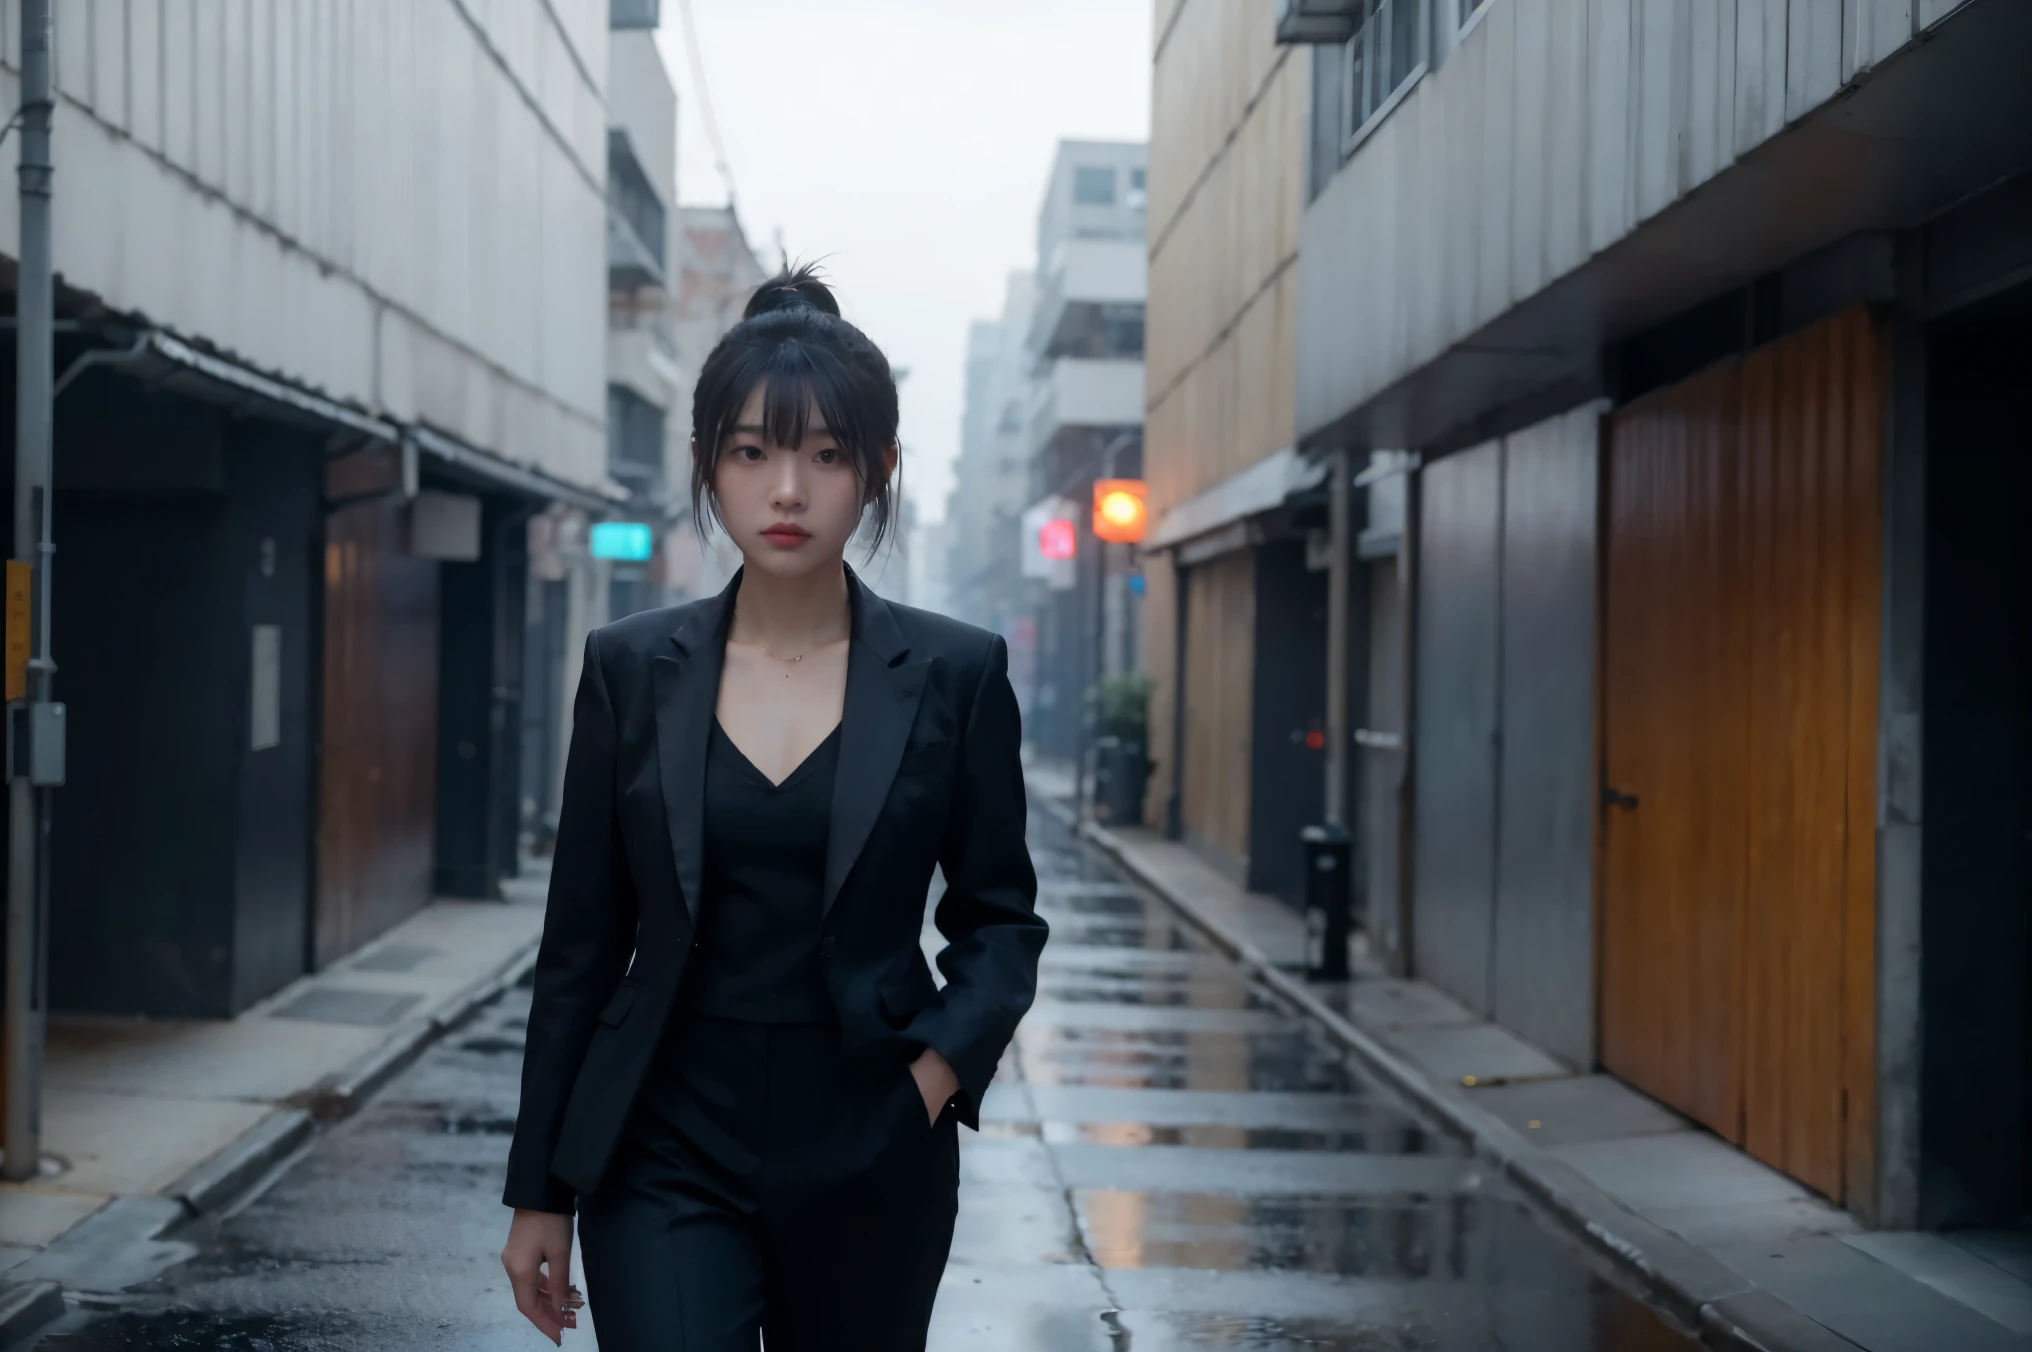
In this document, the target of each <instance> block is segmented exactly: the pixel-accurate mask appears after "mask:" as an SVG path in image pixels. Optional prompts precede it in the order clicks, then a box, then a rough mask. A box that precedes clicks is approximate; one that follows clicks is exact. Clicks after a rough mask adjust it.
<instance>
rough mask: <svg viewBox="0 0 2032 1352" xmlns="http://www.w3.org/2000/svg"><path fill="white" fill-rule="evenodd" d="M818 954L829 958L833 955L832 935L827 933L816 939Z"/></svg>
mask: <svg viewBox="0 0 2032 1352" xmlns="http://www.w3.org/2000/svg"><path fill="white" fill-rule="evenodd" d="M818 955H819V956H820V957H822V958H829V957H831V956H832V955H833V936H832V935H830V934H828V935H826V936H825V937H824V938H823V939H820V940H819V941H818Z"/></svg>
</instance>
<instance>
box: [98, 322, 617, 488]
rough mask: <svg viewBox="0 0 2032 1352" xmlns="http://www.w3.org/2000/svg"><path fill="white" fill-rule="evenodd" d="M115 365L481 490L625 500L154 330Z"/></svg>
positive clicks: (163, 386) (197, 396) (195, 395)
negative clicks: (428, 461) (362, 444)
mask: <svg viewBox="0 0 2032 1352" xmlns="http://www.w3.org/2000/svg"><path fill="white" fill-rule="evenodd" d="M116 361H117V364H118V365H119V366H120V367H121V368H123V369H126V370H129V371H133V372H135V373H136V374H138V375H140V376H141V378H142V379H143V380H145V381H146V382H147V383H148V384H149V385H150V386H152V387H154V388H157V389H166V390H169V391H172V392H173V393H177V394H182V395H186V396H188V397H190V398H194V399H202V400H204V401H206V402H207V403H213V404H223V405H225V406H227V407H229V408H231V409H233V410H234V411H236V412H238V413H242V414H258V415H260V416H262V417H266V418H272V419H274V420H276V421H278V422H283V423H288V424H291V425H293V426H297V427H303V428H307V429H309V430H313V431H329V430H331V429H333V428H335V427H336V428H343V429H345V430H347V431H350V432H355V433H358V434H359V435H361V436H364V437H367V438H368V439H370V440H374V441H381V442H386V443H387V444H389V445H391V446H401V445H403V444H404V443H405V442H407V443H409V444H413V445H414V446H415V447H416V449H417V451H418V452H420V453H421V454H423V455H427V456H430V457H431V458H432V459H434V460H436V461H438V462H439V463H440V464H441V465H442V466H443V467H444V468H445V469H446V470H448V471H450V472H451V473H453V474H454V475H456V476H457V477H459V478H462V479H467V480H470V481H473V482H476V483H478V484H480V485H482V486H485V487H490V488H499V489H505V490H507V491H509V492H514V493H521V494H525V495H527V496H530V497H535V498H541V499H543V500H545V501H550V502H561V503H564V504H566V505H568V506H572V507H579V508H583V509H584V510H586V511H588V512H597V513H600V514H602V515H604V514H606V513H609V512H612V511H614V510H615V509H616V508H618V507H619V506H621V505H622V504H624V503H625V502H626V501H627V499H628V493H627V490H626V489H624V488H622V487H621V486H620V485H618V484H613V483H608V484H605V485H603V486H602V487H601V488H600V489H598V490H594V489H588V488H582V487H580V486H578V485H576V484H571V483H567V482H565V481H564V480H562V479H559V478H556V477H554V476H552V475H549V474H546V473H544V472H543V471H542V470H538V469H532V468H530V467H527V466H524V465H517V464H514V463H512V462H510V461H507V460H503V459H502V458H501V457H500V456H498V455H494V454H492V453H491V452H488V451H483V450H480V449H479V448H478V447H475V446H469V445H467V444H466V443H465V442H463V441H460V440H458V439H457V438H456V437H452V436H448V435H446V434H445V433H442V432H439V431H436V430H435V429H433V428H430V427H427V426H424V425H423V424H421V423H399V422H395V421H393V420H391V419H388V418H381V417H376V416H375V415H373V414H371V413H363V412H361V411H360V410H359V409H356V408H351V407H348V406H347V405H345V404H341V403H339V402H338V401H337V400H334V399H328V398H326V397H325V396H323V395H321V394H317V393H315V392H313V391H311V390H307V389H304V388H303V387H302V386H300V385H294V384H291V383H289V382H288V381H284V380H278V379H276V378H275V377H273V376H268V375H264V374H262V373H261V372H259V371H256V370H254V369H253V368H251V367H248V366H244V365H242V364H240V363H239V362H236V361H232V360H229V359H227V358H225V357H220V356H215V355H214V354H212V353H209V352H204V351H201V350H199V349H198V348H195V347H193V346H191V345H190V344H189V343H186V342H184V341H183V340H182V339H181V338H176V337H173V336H171V335H170V334H167V333H164V332H162V331H161V330H160V329H153V330H150V331H149V333H148V335H147V341H146V343H145V344H143V345H142V347H141V350H140V351H139V352H138V353H135V354H132V355H129V354H126V353H122V354H121V355H120V356H119V357H118V358H117V359H116Z"/></svg>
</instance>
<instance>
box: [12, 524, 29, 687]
mask: <svg viewBox="0 0 2032 1352" xmlns="http://www.w3.org/2000/svg"><path fill="white" fill-rule="evenodd" d="M30 576H31V574H30V570H29V567H28V565H27V564H25V563H21V562H19V561H17V560H15V559H9V560H8V561H7V702H8V703H10V704H12V703H13V702H14V701H15V700H23V699H27V698H28V596H29V590H30Z"/></svg>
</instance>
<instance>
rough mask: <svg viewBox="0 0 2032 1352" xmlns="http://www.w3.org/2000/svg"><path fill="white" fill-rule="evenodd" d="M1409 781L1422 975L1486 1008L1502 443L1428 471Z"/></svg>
mask: <svg viewBox="0 0 2032 1352" xmlns="http://www.w3.org/2000/svg"><path fill="white" fill-rule="evenodd" d="M1424 477H1425V485H1424V493H1423V499H1424V503H1423V512H1422V515H1421V517H1420V522H1419V552H1418V585H1419V593H1418V624H1417V629H1416V642H1417V645H1418V658H1417V662H1418V666H1417V670H1418V701H1417V706H1416V707H1417V719H1418V727H1417V755H1418V774H1417V777H1416V780H1415V784H1416V788H1417V794H1416V803H1417V806H1416V809H1415V814H1414V816H1413V818H1412V820H1413V822H1414V823H1415V828H1416V833H1417V835H1416V845H1415V848H1416V850H1417V852H1418V895H1417V904H1416V907H1415V910H1414V912H1413V923H1414V925H1415V926H1416V928H1415V930H1414V943H1415V946H1416V954H1417V967H1418V974H1419V975H1420V976H1422V977H1424V978H1425V979H1426V980H1428V981H1431V982H1433V983H1435V984H1436V985H1439V986H1442V987H1444V988H1445V989H1446V990H1448V991H1450V992H1452V993H1453V994H1454V995H1456V996H1458V997H1459V998H1460V999H1461V1000H1463V1001H1465V1002H1466V1003H1467V1004H1468V1006H1469V1007H1470V1008H1472V1009H1474V1010H1476V1011H1477V1012H1479V1013H1482V1014H1487V1013H1489V1012H1491V1010H1490V1003H1489V951H1490V945H1491V943H1492V942H1493V937H1494V929H1495V927H1494V924H1493V908H1494V906H1495V899H1496V873H1495V867H1496V866H1495V849H1496V701H1497V696H1498V692H1499V690H1500V689H1501V679H1502V678H1501V673H1500V670H1499V668H1498V666H1497V662H1498V660H1499V655H1500V649H1499V646H1498V645H1499V642H1500V634H1499V633H1498V628H1497V626H1498V614H1499V607H1500V604H1501V590H1500V588H1501V581H1500V576H1501V575H1500V569H1501V567H1502V555H1501V549H1500V541H1501V538H1502V519H1503V502H1502V491H1503V447H1502V443H1501V442H1490V443H1488V444H1486V445H1483V446H1477V447H1475V448H1474V449H1473V450H1469V451H1462V452H1461V453H1460V454H1458V455H1450V456H1448V457H1447V458H1445V459H1444V460H1440V461H1437V462H1436V463H1434V464H1433V465H1431V466H1429V467H1428V468H1427V469H1426V470H1425V471H1424Z"/></svg>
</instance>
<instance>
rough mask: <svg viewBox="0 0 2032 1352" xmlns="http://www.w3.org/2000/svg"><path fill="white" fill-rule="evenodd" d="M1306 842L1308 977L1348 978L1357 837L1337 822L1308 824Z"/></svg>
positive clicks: (1306, 954) (1318, 979)
mask: <svg viewBox="0 0 2032 1352" xmlns="http://www.w3.org/2000/svg"><path fill="white" fill-rule="evenodd" d="M1298 837H1299V839H1300V840H1301V841H1302V842H1304V846H1305V979H1306V980H1308V981H1346V980H1347V979H1348V908H1349V900H1350V889H1351V879H1352V875H1353V873H1354V841H1353V840H1352V839H1351V838H1350V837H1349V835H1348V833H1347V832H1346V831H1345V830H1343V829H1342V828H1341V827H1338V826H1308V827H1306V828H1305V829H1304V830H1303V831H1301V832H1299V833H1298Z"/></svg>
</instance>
